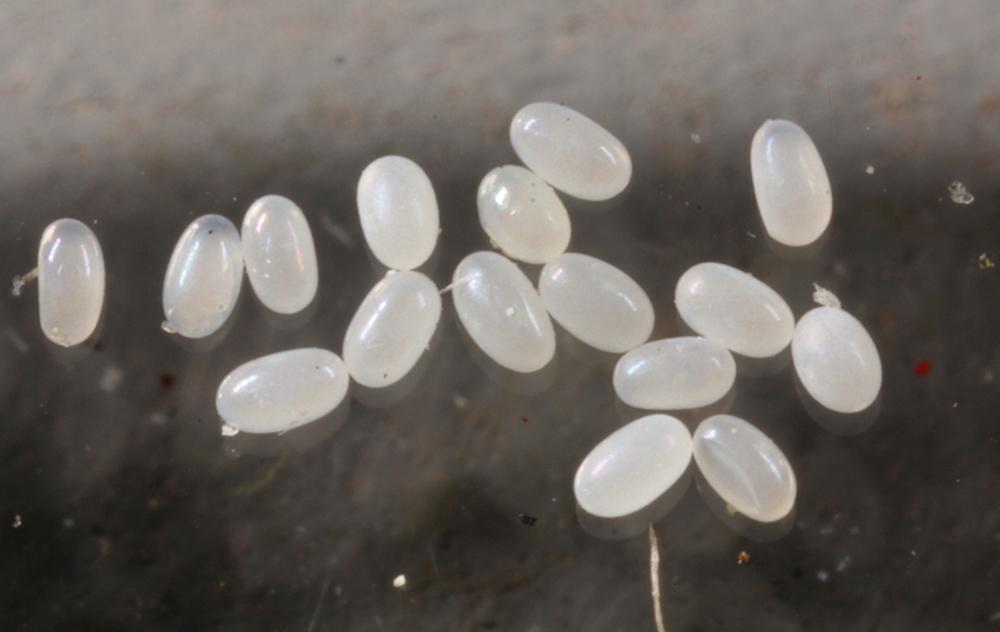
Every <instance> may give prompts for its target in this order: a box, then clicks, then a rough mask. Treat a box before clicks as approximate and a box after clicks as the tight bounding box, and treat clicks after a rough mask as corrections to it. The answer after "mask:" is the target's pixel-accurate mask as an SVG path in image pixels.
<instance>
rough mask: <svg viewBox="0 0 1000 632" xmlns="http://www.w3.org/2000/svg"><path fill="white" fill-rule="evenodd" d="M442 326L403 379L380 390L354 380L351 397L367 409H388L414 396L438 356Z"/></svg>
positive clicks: (439, 325)
mask: <svg viewBox="0 0 1000 632" xmlns="http://www.w3.org/2000/svg"><path fill="white" fill-rule="evenodd" d="M441 325H442V322H441V321H438V326H437V327H436V328H435V329H434V335H433V336H431V339H430V342H429V343H428V344H427V348H426V349H425V350H424V352H423V353H422V354H420V359H419V360H417V363H416V364H414V365H413V367H412V368H411V369H410V370H409V371H408V372H407V373H406V375H404V376H403V377H402V378H401V379H399V380H397V381H396V382H394V383H392V384H389V385H388V386H383V387H380V388H374V387H371V386H365V385H363V384H359V383H357V382H355V381H353V380H352V383H351V396H352V397H353V398H354V399H355V401H357V402H358V403H359V404H361V405H363V406H365V407H366V408H388V407H390V406H392V405H394V404H398V403H399V402H401V401H403V400H404V399H406V398H407V397H409V396H410V395H412V394H413V392H414V391H415V390H416V388H417V385H418V384H419V383H420V382H421V381H422V380H423V378H424V376H425V375H426V374H427V369H428V368H429V367H430V366H431V364H433V362H434V358H436V357H437V355H438V348H439V347H440V342H441V329H442V327H441Z"/></svg>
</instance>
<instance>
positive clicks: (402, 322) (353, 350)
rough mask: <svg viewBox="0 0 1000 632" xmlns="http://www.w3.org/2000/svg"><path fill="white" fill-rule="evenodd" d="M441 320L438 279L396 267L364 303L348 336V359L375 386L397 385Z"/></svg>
mask: <svg viewBox="0 0 1000 632" xmlns="http://www.w3.org/2000/svg"><path fill="white" fill-rule="evenodd" d="M440 319H441V295H440V294H438V290H437V287H435V285H434V282H433V281H431V280H430V279H428V278H427V277H426V276H424V275H423V274H420V273H419V272H413V271H403V272H393V271H390V272H389V274H388V275H386V277H385V278H384V279H382V280H381V281H379V282H378V283H377V284H375V287H373V288H372V290H371V291H370V292H369V293H368V296H366V297H365V299H364V300H363V301H362V302H361V305H360V306H359V307H358V311H357V312H355V314H354V318H352V319H351V324H350V325H348V327H347V335H346V336H344V363H345V364H346V365H347V369H348V371H349V372H350V374H351V377H353V378H354V380H355V381H356V382H358V383H359V384H361V385H363V386H367V387H370V388H379V387H383V386H389V385H391V384H395V383H396V382H398V381H399V380H401V379H402V378H403V377H404V376H405V375H406V374H407V373H409V372H410V369H412V368H413V367H414V365H416V363H417V361H418V360H419V359H420V356H421V355H422V354H423V353H424V351H425V350H426V349H427V346H428V344H429V343H430V340H431V337H432V336H433V335H434V330H435V329H437V324H438V321H439V320H440Z"/></svg>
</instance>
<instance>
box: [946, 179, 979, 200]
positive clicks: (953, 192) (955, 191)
mask: <svg viewBox="0 0 1000 632" xmlns="http://www.w3.org/2000/svg"><path fill="white" fill-rule="evenodd" d="M948 195H950V196H951V201H952V202H954V203H955V204H972V202H973V201H975V199H976V198H975V197H974V196H973V195H972V193H969V190H968V189H966V188H965V185H964V184H962V183H961V182H959V181H958V180H955V181H954V182H952V183H951V184H949V185H948Z"/></svg>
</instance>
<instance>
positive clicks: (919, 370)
mask: <svg viewBox="0 0 1000 632" xmlns="http://www.w3.org/2000/svg"><path fill="white" fill-rule="evenodd" d="M930 372H931V361H930V360H921V361H920V362H917V363H916V364H915V365H914V366H913V374H914V375H918V376H920V377H923V376H925V375H927V374H928V373H930Z"/></svg>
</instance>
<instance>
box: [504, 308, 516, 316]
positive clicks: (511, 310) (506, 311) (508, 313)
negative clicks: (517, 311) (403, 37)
mask: <svg viewBox="0 0 1000 632" xmlns="http://www.w3.org/2000/svg"><path fill="white" fill-rule="evenodd" d="M504 313H505V314H507V318H513V316H514V308H513V307H508V308H507V309H506V310H505V311H504Z"/></svg>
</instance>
